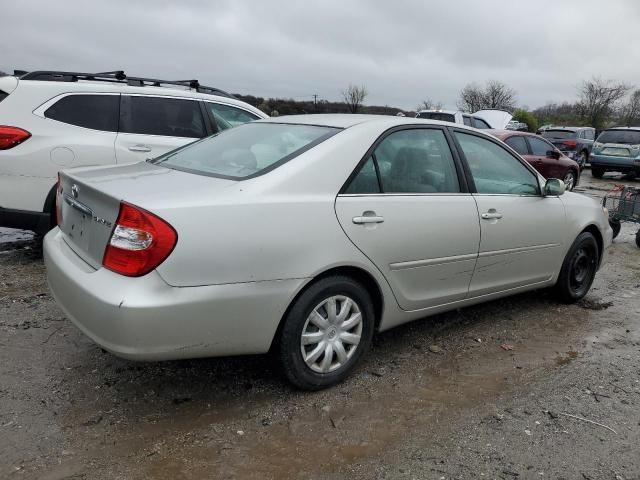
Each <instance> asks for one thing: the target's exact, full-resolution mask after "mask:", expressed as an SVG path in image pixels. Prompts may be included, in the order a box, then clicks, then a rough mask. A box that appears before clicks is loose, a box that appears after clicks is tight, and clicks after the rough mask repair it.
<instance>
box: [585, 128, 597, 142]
mask: <svg viewBox="0 0 640 480" xmlns="http://www.w3.org/2000/svg"><path fill="white" fill-rule="evenodd" d="M584 138H586V139H587V140H593V139H594V138H595V135H594V131H593V130H585V131H584Z"/></svg>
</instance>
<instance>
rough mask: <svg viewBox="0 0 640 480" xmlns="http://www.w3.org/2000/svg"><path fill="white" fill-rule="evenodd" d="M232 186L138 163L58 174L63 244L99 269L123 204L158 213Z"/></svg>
mask: <svg viewBox="0 0 640 480" xmlns="http://www.w3.org/2000/svg"><path fill="white" fill-rule="evenodd" d="M234 183H236V182H234V181H231V180H224V179H217V178H212V177H204V176H200V175H193V174H189V173H185V172H181V171H177V170H170V169H167V168H164V167H160V166H157V165H153V164H151V163H148V162H140V163H136V164H132V165H126V166H114V167H107V168H105V167H90V168H81V169H72V170H67V171H63V172H61V173H60V186H59V193H58V204H59V206H60V209H61V211H60V214H61V215H60V217H61V220H60V224H59V227H60V230H62V232H63V233H64V239H65V241H66V243H67V244H68V245H69V246H70V247H71V248H72V249H73V250H74V251H75V252H76V253H77V254H78V255H79V256H80V257H81V258H82V259H83V260H84V261H86V262H87V263H88V264H89V265H91V266H92V267H93V268H96V269H98V268H100V267H101V266H102V261H103V257H104V253H105V248H106V247H107V244H108V243H109V241H110V239H111V235H112V233H113V230H114V228H115V225H116V221H117V219H118V214H119V212H120V204H121V202H122V201H125V202H128V203H130V204H132V205H135V206H138V207H141V208H143V209H145V210H147V211H149V212H151V213H154V214H156V215H158V216H160V217H162V213H158V212H159V211H162V210H163V209H167V208H180V207H184V206H187V205H188V204H189V203H190V202H193V201H198V200H200V201H201V199H202V198H203V196H204V195H205V194H208V195H210V194H211V193H212V192H215V191H216V190H217V191H221V190H223V189H224V188H225V187H228V186H230V185H232V184H234Z"/></svg>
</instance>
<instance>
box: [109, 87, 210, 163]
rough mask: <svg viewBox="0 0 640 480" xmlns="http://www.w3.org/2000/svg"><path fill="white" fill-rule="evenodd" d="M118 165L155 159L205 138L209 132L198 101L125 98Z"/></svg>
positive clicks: (117, 151) (118, 144)
mask: <svg viewBox="0 0 640 480" xmlns="http://www.w3.org/2000/svg"><path fill="white" fill-rule="evenodd" d="M121 98H122V99H121V106H120V132H119V133H118V137H117V138H116V144H115V147H116V148H115V151H116V159H117V162H118V163H134V162H139V161H143V160H146V159H147V158H155V157H158V156H160V155H163V154H165V153H167V152H169V151H171V150H173V149H175V148H178V147H181V146H183V145H187V144H189V143H191V142H193V141H194V140H197V139H198V138H202V137H205V136H206V135H207V130H206V127H205V122H204V119H203V116H202V111H201V109H200V103H199V102H198V101H196V100H189V99H178V98H171V97H153V96H143V95H122V97H121Z"/></svg>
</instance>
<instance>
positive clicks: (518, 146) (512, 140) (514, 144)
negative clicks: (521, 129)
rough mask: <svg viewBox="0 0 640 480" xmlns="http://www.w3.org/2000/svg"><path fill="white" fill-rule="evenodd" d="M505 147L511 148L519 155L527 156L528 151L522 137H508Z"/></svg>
mask: <svg viewBox="0 0 640 480" xmlns="http://www.w3.org/2000/svg"><path fill="white" fill-rule="evenodd" d="M504 143H506V144H507V145H509V146H510V147H511V148H513V149H514V150H515V151H516V152H518V153H519V154H520V155H529V149H528V148H527V142H526V140H525V139H524V137H523V136H522V135H517V136H515V137H509V138H507V139H506V140H505V142H504Z"/></svg>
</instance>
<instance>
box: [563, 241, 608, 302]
mask: <svg viewBox="0 0 640 480" xmlns="http://www.w3.org/2000/svg"><path fill="white" fill-rule="evenodd" d="M599 261H600V250H599V248H598V242H596V239H595V238H594V236H593V234H591V233H589V232H582V233H581V234H580V235H578V238H576V239H575V241H574V242H573V245H571V248H570V249H569V252H568V253H567V256H566V257H565V259H564V262H563V263H562V269H561V270H560V276H559V277H558V281H557V283H556V285H555V290H556V294H557V295H558V298H559V299H560V300H561V301H562V302H564V303H574V302H577V301H578V300H580V299H581V298H582V297H584V296H585V295H586V294H587V292H589V289H590V288H591V284H592V283H593V279H594V278H595V276H596V271H597V270H598V263H599Z"/></svg>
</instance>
